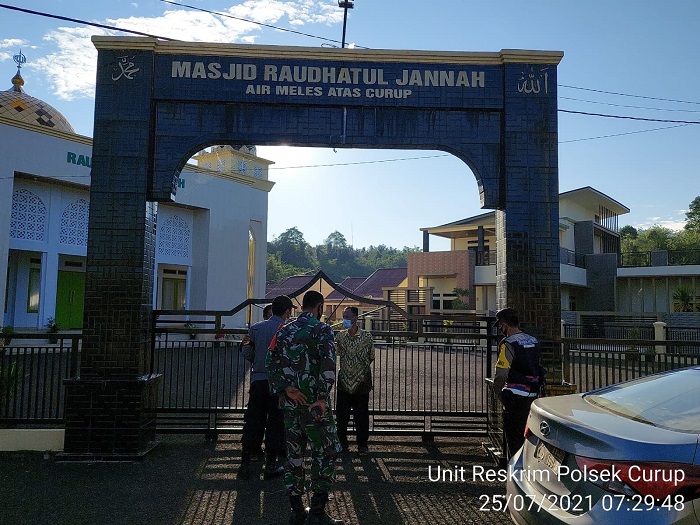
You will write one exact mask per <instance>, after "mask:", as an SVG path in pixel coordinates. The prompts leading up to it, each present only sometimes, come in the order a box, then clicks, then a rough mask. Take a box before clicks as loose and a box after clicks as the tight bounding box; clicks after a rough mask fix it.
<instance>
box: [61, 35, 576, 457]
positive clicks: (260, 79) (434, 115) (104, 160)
mask: <svg viewBox="0 0 700 525" xmlns="http://www.w3.org/2000/svg"><path fill="white" fill-rule="evenodd" d="M93 42H94V44H95V46H96V47H97V49H98V68H97V71H98V72H97V89H96V100H95V130H94V146H93V157H92V184H91V191H90V193H91V197H90V198H91V204H90V210H91V212H90V223H89V239H88V262H87V282H86V297H85V322H84V331H83V334H84V340H83V359H82V366H81V377H80V378H79V379H76V380H72V381H70V382H68V383H67V385H66V390H67V400H66V401H67V405H66V439H65V454H67V455H71V454H78V455H86V454H87V455H89V456H100V457H107V456H109V457H111V456H116V457H123V456H129V455H134V454H136V455H138V454H142V453H144V452H145V451H146V450H148V448H149V444H150V443H151V441H152V440H153V437H154V435H155V419H154V417H153V416H154V414H153V411H154V406H155V402H154V399H155V395H156V390H155V385H156V383H157V380H158V378H157V377H151V376H149V375H147V374H148V371H149V370H150V363H149V358H150V348H149V345H150V340H151V337H150V335H151V325H150V323H151V297H152V288H153V280H154V276H153V272H154V262H153V260H154V244H155V216H156V211H157V203H158V202H164V201H169V200H171V198H172V195H173V194H174V193H175V191H176V187H177V179H178V173H179V171H180V170H181V169H182V167H183V166H184V163H185V162H186V161H187V159H188V158H189V157H190V156H191V155H192V154H193V153H194V152H196V151H198V150H200V149H202V148H203V147H205V146H208V145H212V144H226V143H230V144H258V145H276V144H282V143H284V144H288V145H296V146H322V147H336V148H340V147H346V148H385V149H390V148H397V149H437V150H442V151H446V152H450V153H452V154H454V155H455V156H457V157H459V158H460V159H462V160H463V161H464V162H465V163H467V164H468V165H469V166H470V168H471V169H472V172H473V173H474V175H475V177H476V179H477V183H478V187H479V192H480V196H481V204H482V207H484V208H489V209H496V210H497V214H496V218H497V221H496V223H497V244H498V246H497V257H498V264H497V298H498V305H499V307H501V306H504V305H506V304H508V305H510V306H513V307H515V308H517V309H518V310H519V311H520V312H521V315H522V318H523V319H524V321H525V322H526V324H527V325H528V326H536V327H538V328H539V329H540V331H539V334H540V335H541V336H542V338H543V339H544V340H546V341H548V342H550V349H551V350H552V352H551V354H552V355H554V352H553V350H554V348H555V343H556V341H557V340H558V338H559V318H560V317H559V312H560V300H559V240H558V208H559V204H558V167H557V74H556V73H557V65H558V63H559V61H560V60H561V58H562V56H563V55H562V53H560V52H544V51H509V50H504V51H501V52H498V53H459V52H433V51H392V50H356V49H327V48H292V47H268V46H245V45H214V44H199V43H198V44H194V43H184V42H162V41H158V40H155V39H150V38H118V37H94V38H93ZM115 232H118V235H117V234H115Z"/></svg>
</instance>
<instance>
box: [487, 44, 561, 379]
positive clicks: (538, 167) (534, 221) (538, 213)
mask: <svg viewBox="0 0 700 525" xmlns="http://www.w3.org/2000/svg"><path fill="white" fill-rule="evenodd" d="M502 54H503V61H504V79H505V80H504V86H505V91H504V126H505V129H504V159H503V166H502V172H501V178H500V199H499V201H500V202H499V207H498V209H497V210H496V236H497V251H498V253H497V264H496V294H497V304H498V308H499V309H500V308H504V307H506V306H510V307H513V308H515V309H516V310H517V312H518V315H519V317H520V319H521V321H522V325H523V329H524V330H525V331H527V332H528V333H531V334H532V335H534V336H536V337H538V338H539V339H540V342H541V344H542V349H543V358H544V359H543V360H544V366H545V367H546V368H548V369H549V373H550V374H551V375H548V377H550V378H551V379H552V380H553V382H561V379H562V378H561V362H560V360H561V357H560V356H561V352H560V350H559V349H560V346H559V343H560V341H561V335H560V332H561V326H560V319H561V299H560V289H559V286H560V282H559V179H558V177H559V170H558V156H557V147H558V146H557V140H558V139H557V137H558V133H557V68H556V66H554V65H551V63H550V64H543V63H537V62H536V61H533V62H531V63H522V60H520V63H518V60H519V56H518V52H517V51H513V52H512V55H510V54H509V53H508V52H503V53H502Z"/></svg>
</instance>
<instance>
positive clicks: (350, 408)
mask: <svg viewBox="0 0 700 525" xmlns="http://www.w3.org/2000/svg"><path fill="white" fill-rule="evenodd" d="M336 396H337V400H336V409H335V416H336V423H337V425H338V440H339V441H340V444H341V445H342V446H343V447H347V446H348V422H349V421H350V412H352V414H353V419H354V420H355V430H356V431H357V446H358V447H366V446H367V441H369V393H367V394H348V393H347V392H343V391H342V390H338V391H337V392H336Z"/></svg>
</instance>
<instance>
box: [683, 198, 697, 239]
mask: <svg viewBox="0 0 700 525" xmlns="http://www.w3.org/2000/svg"><path fill="white" fill-rule="evenodd" d="M684 228H685V229H686V230H691V231H697V232H700V196H698V197H695V198H694V199H693V201H692V202H691V203H690V206H688V211H687V212H685V226H684Z"/></svg>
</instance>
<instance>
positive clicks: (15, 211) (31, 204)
mask: <svg viewBox="0 0 700 525" xmlns="http://www.w3.org/2000/svg"><path fill="white" fill-rule="evenodd" d="M10 237H11V238H13V239H23V240H27V241H41V242H45V241H46V206H45V205H44V203H43V202H42V200H41V199H40V198H39V197H38V196H37V195H35V194H34V193H32V192H31V191H29V190H26V189H23V188H22V189H18V190H15V191H14V192H13V193H12V212H11V215H10Z"/></svg>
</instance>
